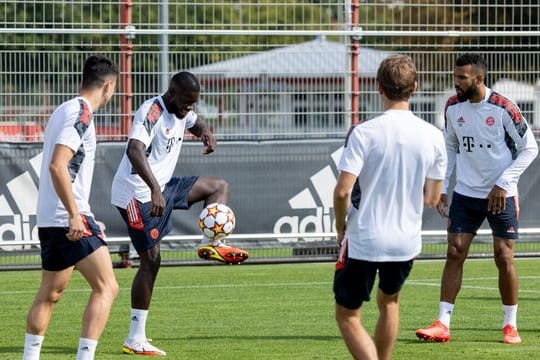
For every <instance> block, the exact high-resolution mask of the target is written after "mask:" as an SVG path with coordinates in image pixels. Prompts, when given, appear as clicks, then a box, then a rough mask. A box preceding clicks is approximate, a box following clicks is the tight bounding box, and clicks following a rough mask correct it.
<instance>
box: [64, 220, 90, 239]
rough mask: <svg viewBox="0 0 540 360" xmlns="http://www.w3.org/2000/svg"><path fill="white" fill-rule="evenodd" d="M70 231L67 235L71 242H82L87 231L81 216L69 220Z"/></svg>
mask: <svg viewBox="0 0 540 360" xmlns="http://www.w3.org/2000/svg"><path fill="white" fill-rule="evenodd" d="M68 223H69V230H68V233H67V234H66V237H67V238H68V240H70V241H79V240H81V237H82V234H83V233H84V231H85V230H86V228H85V226H84V223H83V221H82V219H81V215H79V214H77V215H75V216H72V217H70V218H69V220H68Z"/></svg>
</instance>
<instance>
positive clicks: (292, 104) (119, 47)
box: [0, 0, 540, 258]
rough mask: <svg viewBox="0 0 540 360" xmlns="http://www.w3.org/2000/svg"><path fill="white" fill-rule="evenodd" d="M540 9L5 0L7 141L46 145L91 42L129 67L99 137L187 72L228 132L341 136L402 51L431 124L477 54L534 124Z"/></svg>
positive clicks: (425, 2)
mask: <svg viewBox="0 0 540 360" xmlns="http://www.w3.org/2000/svg"><path fill="white" fill-rule="evenodd" d="M539 17H540V5H539V4H537V2H532V1H524V2H519V3H515V2H508V1H503V0H496V1H495V0H490V1H486V2H482V3H480V2H473V1H460V2H455V1H435V0H421V1H403V0H382V1H381V0H379V1H371V0H356V1H324V0H311V1H296V0H280V1H277V2H260V1H243V0H240V1H221V2H220V1H198V2H185V1H174V2H172V1H99V2H91V1H77V0H75V1H70V2H65V1H59V0H48V1H41V2H36V1H30V0H17V1H13V0H7V1H2V2H0V141H8V142H27V141H41V140H42V134H43V128H44V125H45V123H46V121H47V119H48V116H49V115H50V113H51V111H52V110H53V108H54V107H55V106H56V105H58V104H60V103H61V102H63V101H65V100H67V99H68V98H70V97H72V96H74V95H76V94H77V93H78V89H79V83H80V72H81V68H82V64H83V62H84V60H85V58H86V57H87V56H88V55H89V54H92V53H96V52H99V53H105V54H108V55H109V56H111V57H112V58H113V59H114V60H115V61H116V62H117V63H118V64H119V65H120V70H121V78H120V81H119V89H118V92H117V95H116V96H115V97H114V99H113V100H112V101H111V103H110V104H109V106H108V107H107V108H106V109H102V110H101V111H100V112H99V114H97V115H96V127H97V133H98V140H100V141H123V140H125V139H126V135H127V131H128V129H129V126H130V122H131V115H132V114H133V112H134V111H135V110H136V109H137V107H138V106H139V105H140V104H141V103H142V102H143V101H144V100H145V99H146V98H148V97H150V96H154V95H156V94H159V93H161V92H163V91H164V90H165V89H166V87H167V82H168V79H169V77H170V76H171V75H172V74H173V73H175V72H176V71H179V70H189V71H192V72H194V73H195V74H196V75H197V76H198V77H199V79H200V81H201V84H202V93H201V98H200V102H199V104H198V105H197V111H198V113H199V114H200V115H201V117H203V118H204V119H205V120H206V121H207V122H208V123H209V124H210V125H211V126H212V128H213V130H214V132H215V134H216V136H217V138H218V140H220V141H223V140H243V141H250V140H256V141H261V140H276V139H281V140H283V139H292V141H294V140H295V139H320V138H342V137H344V134H345V133H346V131H347V129H348V127H349V126H350V124H351V122H353V121H355V120H363V119H369V118H370V117H373V116H375V115H377V114H378V113H379V112H380V111H381V110H382V104H381V102H380V100H379V95H378V93H377V89H376V84H375V72H376V69H377V67H378V65H379V63H380V61H381V60H382V59H383V58H384V57H386V56H388V55H389V54H391V53H395V52H399V53H405V54H409V55H410V56H411V57H412V58H413V59H414V61H415V62H416V64H417V67H418V70H419V91H418V92H417V93H416V94H415V95H414V96H413V99H412V102H411V107H412V110H413V111H415V112H416V113H417V114H418V115H419V116H421V117H423V118H424V119H425V120H426V121H429V122H431V123H433V124H435V125H436V126H438V127H442V126H443V117H442V110H443V104H444V102H445V100H446V98H447V97H448V96H449V95H451V94H452V93H453V77H452V74H453V64H454V60H455V58H456V57H457V56H458V55H459V54H461V53H464V52H474V53H480V54H482V55H484V56H485V57H486V59H487V61H488V64H489V74H488V86H490V87H492V88H493V89H495V90H497V91H499V92H501V93H503V94H506V95H508V96H509V97H511V98H512V99H513V100H514V101H516V103H517V104H518V105H519V106H520V108H521V110H522V112H523V113H524V115H525V117H526V118H527V120H528V121H529V123H530V124H531V126H532V128H533V130H534V131H539V130H540V115H539V113H540V47H539V46H538V45H539V44H538V42H539V39H540V19H539ZM0 195H1V194H0ZM0 200H1V199H0ZM6 201H7V200H6ZM4 204H8V202H2V201H0V215H5V214H6V213H9V211H7V210H6V209H4V208H1V207H2V206H4ZM537 210H539V209H536V208H535V209H534V210H533V211H537ZM9 214H11V213H9ZM0 226H1V224H0ZM259 235H260V234H259ZM266 235H270V236H271V235H272V234H266ZM0 240H5V239H0ZM11 240H13V239H11ZM21 240H24V239H21ZM443 251H444V250H443ZM531 251H533V252H534V249H533V250H531ZM287 254H288V253H287ZM271 257H274V258H275V257H276V256H271ZM277 257H278V258H279V257H280V256H277Z"/></svg>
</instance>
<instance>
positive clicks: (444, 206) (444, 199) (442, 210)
mask: <svg viewBox="0 0 540 360" xmlns="http://www.w3.org/2000/svg"><path fill="white" fill-rule="evenodd" d="M437 212H438V213H439V215H441V217H443V218H447V217H448V196H447V195H446V194H441V199H440V200H439V203H438V204H437Z"/></svg>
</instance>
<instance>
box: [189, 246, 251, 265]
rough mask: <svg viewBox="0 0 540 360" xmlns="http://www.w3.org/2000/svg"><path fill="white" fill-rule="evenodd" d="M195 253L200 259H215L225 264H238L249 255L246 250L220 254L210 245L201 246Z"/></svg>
mask: <svg viewBox="0 0 540 360" xmlns="http://www.w3.org/2000/svg"><path fill="white" fill-rule="evenodd" d="M197 255H198V256H199V257H200V258H201V259H205V260H216V261H219V262H222V263H225V264H232V265H234V264H240V263H241V262H244V261H245V260H246V259H247V258H248V257H249V255H248V254H247V253H246V252H238V253H236V252H232V251H230V252H227V253H226V254H224V255H221V254H220V253H219V252H218V251H217V250H216V249H214V248H213V247H211V246H203V247H200V248H199V249H198V250H197Z"/></svg>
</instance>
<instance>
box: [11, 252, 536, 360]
mask: <svg viewBox="0 0 540 360" xmlns="http://www.w3.org/2000/svg"><path fill="white" fill-rule="evenodd" d="M516 263H517V264H516V266H517V270H518V274H519V276H520V294H521V295H520V302H519V306H520V307H519V313H518V325H519V329H520V335H521V337H522V338H523V343H522V344H521V345H517V346H510V345H504V344H502V341H501V340H502V332H501V321H502V311H501V302H500V299H499V293H498V289H497V276H496V274H497V270H496V268H495V265H494V264H493V261H492V260H491V259H490V260H488V261H475V260H469V261H468V262H467V263H466V264H465V278H464V281H463V289H462V291H461V293H460V295H459V297H458V303H457V305H456V310H455V315H454V317H453V319H452V340H451V342H450V343H447V344H437V343H426V342H422V341H419V340H418V339H416V337H415V335H414V331H415V330H416V329H417V328H418V327H422V326H425V325H427V324H429V323H430V322H431V321H432V320H433V319H434V318H435V317H436V316H437V306H438V305H437V304H438V296H439V295H438V294H439V286H438V284H439V279H440V274H441V271H442V266H443V262H441V261H436V262H430V261H418V262H416V263H415V265H414V268H413V272H412V274H411V276H410V278H409V280H408V282H407V283H406V284H405V287H404V289H403V291H402V295H401V298H400V299H401V300H400V303H401V305H400V306H401V315H400V318H401V326H400V334H399V337H398V342H397V346H396V350H395V353H394V357H393V358H394V359H395V360H409V359H425V360H429V359H455V358H460V359H461V360H468V359H471V360H473V359H474V360H477V359H486V360H491V359H505V360H517V359H526V358H530V359H534V358H536V357H537V355H538V352H539V351H540V335H539V333H538V329H537V324H538V315H537V314H538V313H539V312H540V304H539V303H538V300H537V298H538V289H539V288H540V277H539V276H538V275H537V268H538V260H537V259H522V260H518V261H517V262H516ZM134 274H135V269H127V270H126V269H119V270H117V271H116V275H117V278H118V282H119V284H120V287H121V292H120V295H119V297H118V299H117V300H116V302H115V304H114V306H113V309H112V312H111V316H110V318H109V322H108V324H107V327H106V329H105V332H104V334H103V336H102V338H101V340H100V342H99V346H98V350H97V354H96V358H97V359H104V360H108V359H123V358H124V355H122V354H121V352H120V351H121V344H122V342H123V340H124V338H125V336H126V334H127V331H128V327H129V306H130V305H129V298H130V295H129V291H130V290H129V289H130V286H131V280H132V278H133V276H134ZM332 277H333V264H329V263H320V264H282V265H254V266H248V265H240V266H222V265H218V266H198V267H166V268H163V269H161V271H160V274H159V277H158V279H157V283H156V289H155V292H154V299H153V301H152V307H151V311H150V314H149V319H148V324H147V333H148V335H149V336H150V337H152V338H153V340H154V343H155V345H157V346H159V347H162V348H164V349H165V350H166V351H167V352H168V358H171V359H179V360H182V359H186V360H187V359H189V360H197V359H205V360H212V359H220V360H222V359H224V360H226V359H257V360H266V359H268V360H269V359H306V360H312V359H320V360H327V359H348V358H350V356H349V355H348V353H347V350H346V348H345V345H344V344H343V342H342V340H341V337H340V334H339V331H338V329H337V327H336V324H335V320H334V304H333V295H332ZM39 281H40V273H39V272H37V271H26V272H0V282H1V283H2V284H3V285H4V286H3V288H2V290H1V292H0V308H1V309H2V311H3V317H2V323H3V324H2V327H0V358H5V359H17V358H20V356H21V352H22V345H23V336H24V326H25V325H24V324H25V317H26V312H27V310H28V307H29V306H30V304H31V302H32V299H33V297H34V295H35V291H36V289H37V286H38V285H39ZM88 294H89V290H88V286H87V285H86V283H85V281H84V279H83V278H82V277H81V276H80V275H79V274H78V273H75V276H74V278H73V280H72V281H71V283H70V285H69V288H68V290H67V291H66V294H65V295H64V298H63V299H62V300H61V301H60V303H59V304H58V305H57V307H56V310H55V313H54V315H53V318H52V321H51V324H50V327H49V330H48V332H47V336H46V338H45V343H44V346H43V351H42V357H41V358H42V359H43V360H53V359H54V360H62V359H73V357H74V351H75V349H76V346H77V341H78V337H79V331H80V318H81V316H82V312H83V308H84V306H85V304H86V301H87V298H88ZM363 313H364V315H363V318H364V323H365V326H366V328H367V329H368V330H369V331H370V332H371V333H373V329H374V326H375V321H376V317H377V310H376V304H375V302H374V301H371V302H369V303H366V305H365V308H364V311H363Z"/></svg>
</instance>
